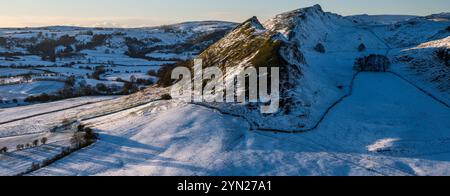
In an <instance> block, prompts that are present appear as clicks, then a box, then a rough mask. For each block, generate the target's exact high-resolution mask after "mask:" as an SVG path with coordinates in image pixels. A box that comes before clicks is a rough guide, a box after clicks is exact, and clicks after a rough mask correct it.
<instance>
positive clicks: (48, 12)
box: [0, 0, 450, 28]
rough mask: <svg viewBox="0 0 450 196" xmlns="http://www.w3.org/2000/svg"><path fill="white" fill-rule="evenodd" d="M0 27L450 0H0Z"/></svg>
mask: <svg viewBox="0 0 450 196" xmlns="http://www.w3.org/2000/svg"><path fill="white" fill-rule="evenodd" d="M0 3H1V4H2V6H0V28H21V27H44V26H83V27H124V28H131V27H151V26H159V25H165V24H174V23H181V22H189V21H211V20H218V21H230V22H242V21H245V20H246V19H248V18H250V17H252V16H257V17H258V18H260V20H262V21H264V20H267V19H269V18H270V17H273V16H275V15H276V14H279V13H282V12H286V11H290V10H294V9H298V8H302V7H308V6H312V5H314V4H320V5H321V6H322V7H323V9H324V10H325V11H328V12H333V13H337V14H341V15H358V14H369V15H393V14H395V15H418V16H424V15H429V14H434V13H442V12H448V11H449V10H446V8H447V9H448V8H449V7H450V1H448V0H432V1H428V2H423V1H419V0H397V1H394V2H392V1H388V0H380V1H377V2H373V1H369V0H341V1H330V0H319V1H311V0H306V1H296V0H279V1H271V0H246V1H238V0H215V1H214V2H211V1H208V0H192V1H189V2H187V1H182V0H165V1H163V0H130V1H127V2H123V1H114V0H113V1H111V0H109V1H108V0H96V1H88V0H79V1H76V2H75V3H72V2H69V1H67V0H59V1H57V0H40V1H39V2H37V1H33V0H15V1H12V2H11V1H6V0H0Z"/></svg>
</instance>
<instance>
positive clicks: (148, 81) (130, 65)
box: [0, 21, 236, 108]
mask: <svg viewBox="0 0 450 196" xmlns="http://www.w3.org/2000/svg"><path fill="white" fill-rule="evenodd" d="M235 26H236V24H234V23H230V22H220V21H204V22H187V23H181V24H175V25H166V26H160V27H151V28H135V29H120V28H82V27H61V26H54V27H43V28H22V29H0V108H2V107H12V106H17V105H24V104H29V102H24V101H23V100H25V99H26V98H27V97H30V96H38V95H41V94H42V93H48V94H57V92H59V91H60V90H62V89H63V87H64V82H65V81H66V80H68V79H70V78H71V77H74V78H75V80H76V81H75V84H74V87H75V90H80V89H82V88H87V89H89V90H88V91H89V92H95V93H94V94H102V95H104V94H105V92H104V91H98V89H96V87H97V85H101V86H106V88H108V89H109V90H108V91H109V92H108V93H107V94H111V92H113V94H114V93H116V92H118V91H120V89H122V88H124V86H125V84H126V82H132V80H140V84H136V86H138V88H144V87H148V86H151V85H152V84H154V83H155V82H156V81H157V80H158V78H157V77H156V73H157V72H158V70H159V68H160V67H161V66H165V65H168V64H173V63H175V62H177V61H181V60H188V59H192V58H194V57H195V56H196V55H198V54H199V53H200V52H201V51H203V50H204V49H206V48H207V47H208V46H209V45H211V44H213V43H214V42H216V41H217V40H219V39H221V38H222V37H223V36H224V35H225V34H226V33H227V32H228V31H229V30H231V29H232V28H233V27H235ZM98 70H100V72H98ZM96 72H97V73H96ZM98 73H100V74H98ZM24 77H26V78H27V79H24ZM42 80H45V82H41V81H42ZM55 80H56V81H55ZM38 81H39V82H38ZM48 83H53V84H54V85H53V86H51V87H50V88H48V87H49V86H48V85H47V84H48ZM24 88H27V89H32V88H37V89H42V88H48V90H46V91H42V92H40V93H39V92H37V93H34V92H32V91H30V90H21V89H24ZM136 89H137V88H136ZM82 91H83V90H82ZM89 94H92V93H81V95H89Z"/></svg>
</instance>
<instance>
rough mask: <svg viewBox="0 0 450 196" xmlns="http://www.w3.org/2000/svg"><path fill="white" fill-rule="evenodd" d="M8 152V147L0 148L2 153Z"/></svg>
mask: <svg viewBox="0 0 450 196" xmlns="http://www.w3.org/2000/svg"><path fill="white" fill-rule="evenodd" d="M7 152H8V147H3V148H1V149H0V153H7Z"/></svg>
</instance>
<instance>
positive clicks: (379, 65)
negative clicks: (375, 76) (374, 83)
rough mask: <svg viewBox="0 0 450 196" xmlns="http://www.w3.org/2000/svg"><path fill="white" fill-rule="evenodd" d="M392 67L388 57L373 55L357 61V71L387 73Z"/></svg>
mask: <svg viewBox="0 0 450 196" xmlns="http://www.w3.org/2000/svg"><path fill="white" fill-rule="evenodd" d="M390 65H391V62H390V61H389V58H387V57H386V56H383V55H375V54H371V55H369V56H365V57H361V58H358V59H356V62H355V69H356V70H358V71H369V72H386V71H388V69H389V66H390Z"/></svg>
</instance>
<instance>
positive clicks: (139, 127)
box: [31, 73, 450, 175]
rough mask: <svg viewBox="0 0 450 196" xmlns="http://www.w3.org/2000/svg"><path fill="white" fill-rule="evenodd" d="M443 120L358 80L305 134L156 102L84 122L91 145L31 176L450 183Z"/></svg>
mask: <svg viewBox="0 0 450 196" xmlns="http://www.w3.org/2000/svg"><path fill="white" fill-rule="evenodd" d="M374 80H376V81H377V82H376V83H374V82H373V81H374ZM174 113H176V114H177V115H172V114H174ZM380 113H383V114H384V115H379V114H380ZM449 118H450V110H449V109H448V108H446V107H444V106H442V105H441V104H440V103H437V102H436V101H434V100H433V99H431V98H429V97H428V96H427V95H425V94H423V93H422V92H420V91H418V90H417V89H416V88H414V87H413V86H411V85H410V84H408V83H406V82H404V81H403V80H401V79H399V78H397V77H395V76H393V75H391V74H388V73H384V74H369V73H364V74H361V75H360V76H359V77H358V78H357V79H356V85H355V89H354V94H353V95H352V96H351V97H349V98H348V99H346V100H345V101H343V102H342V103H341V104H339V105H338V106H337V107H336V108H335V109H334V110H333V111H332V112H331V113H330V115H329V116H328V117H327V118H326V120H325V121H324V122H323V123H322V125H321V126H320V127H319V128H318V129H317V130H314V131H311V132H309V133H305V134H298V135H295V134H272V133H265V132H259V131H249V130H248V128H249V126H248V124H246V122H245V121H243V120H242V119H239V118H235V117H230V116H226V115H221V114H219V113H217V112H215V111H213V110H210V109H206V108H201V107H199V106H192V105H178V104H176V103H164V102H161V103H157V104H151V105H148V106H147V107H144V108H141V109H139V110H137V111H129V112H123V113H120V114H116V115H112V116H108V117H104V118H100V119H95V120H92V121H89V122H88V123H89V124H90V125H93V126H94V127H95V128H96V129H98V130H99V132H100V138H101V139H100V141H99V142H97V143H96V144H94V145H92V146H90V147H88V148H86V149H83V150H81V151H79V152H77V153H74V154H73V155H71V156H69V157H67V158H64V159H62V160H61V161H58V162H57V163H55V164H53V165H51V166H49V167H46V168H44V169H41V170H39V171H37V172H34V173H32V174H31V175H450V152H449V150H448V149H450V140H449V139H450V132H447V131H446V130H450V123H449V122H448V120H446V119H449ZM205 124H208V126H204V125H205Z"/></svg>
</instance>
